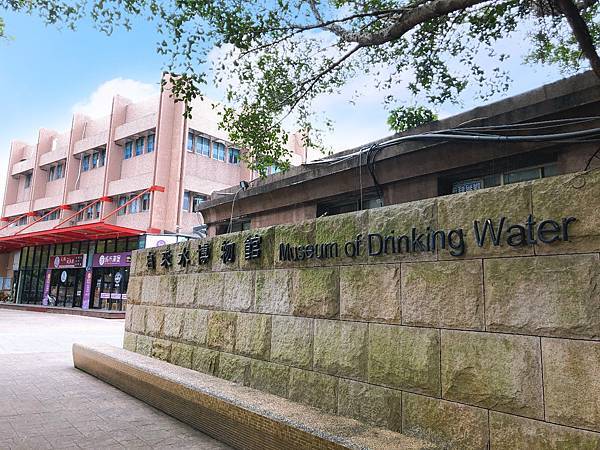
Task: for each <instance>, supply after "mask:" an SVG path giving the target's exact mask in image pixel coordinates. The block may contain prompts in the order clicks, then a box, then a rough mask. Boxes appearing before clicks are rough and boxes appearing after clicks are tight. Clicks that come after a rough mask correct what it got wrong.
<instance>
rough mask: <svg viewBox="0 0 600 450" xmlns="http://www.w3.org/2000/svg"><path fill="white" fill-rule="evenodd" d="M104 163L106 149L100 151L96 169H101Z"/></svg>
mask: <svg viewBox="0 0 600 450" xmlns="http://www.w3.org/2000/svg"><path fill="white" fill-rule="evenodd" d="M105 161H106V149H105V148H103V149H102V150H100V160H99V161H98V167H103V166H104V162H105Z"/></svg>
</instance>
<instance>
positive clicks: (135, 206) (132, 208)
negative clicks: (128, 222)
mask: <svg viewBox="0 0 600 450" xmlns="http://www.w3.org/2000/svg"><path fill="white" fill-rule="evenodd" d="M136 195H138V194H131V195H130V196H129V200H130V201H131V203H130V204H129V214H135V213H137V212H139V210H140V199H139V198H136V199H135V200H134V198H135V196H136ZM132 200H133V201H132Z"/></svg>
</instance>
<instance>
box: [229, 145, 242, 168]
mask: <svg viewBox="0 0 600 450" xmlns="http://www.w3.org/2000/svg"><path fill="white" fill-rule="evenodd" d="M229 162H230V163H231V164H238V163H239V162H240V151H239V150H238V149H237V148H233V147H231V148H230V149H229Z"/></svg>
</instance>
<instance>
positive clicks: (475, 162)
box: [200, 72, 600, 236]
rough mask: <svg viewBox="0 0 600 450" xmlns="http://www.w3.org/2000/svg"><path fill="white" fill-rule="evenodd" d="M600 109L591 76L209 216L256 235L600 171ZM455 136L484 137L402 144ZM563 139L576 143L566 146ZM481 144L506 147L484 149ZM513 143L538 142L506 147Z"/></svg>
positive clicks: (479, 112) (217, 201)
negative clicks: (385, 208) (444, 133)
mask: <svg viewBox="0 0 600 450" xmlns="http://www.w3.org/2000/svg"><path fill="white" fill-rule="evenodd" d="M599 110H600V83H599V82H598V78H597V77H596V76H595V75H594V74H593V73H592V72H587V73H583V74H580V75H576V76H573V77H570V78H566V79H564V80H560V81H558V82H555V83H552V84H548V85H546V86H542V87H540V88H538V89H535V90H532V91H529V92H526V93H524V94H521V95H518V96H515V97H511V98H507V99H504V100H501V101H498V102H495V103H491V104H489V105H485V106H482V107H478V108H476V109H473V110H471V111H466V112H464V113H461V114H458V115H456V116H452V117H449V118H446V119H443V120H440V121H436V122H432V123H429V124H426V125H422V126H420V127H416V128H414V129H411V130H408V131H407V132H405V133H403V134H400V135H395V136H390V137H389V138H386V139H382V140H379V141H375V142H372V143H368V144H366V145H363V146H362V147H356V148H354V149H351V150H348V151H345V152H341V153H338V154H336V155H334V157H332V158H327V159H325V160H323V161H321V162H317V161H315V162H313V163H310V164H306V165H302V166H301V167H292V168H291V169H290V170H289V171H288V172H286V173H281V174H276V175H274V176H272V177H267V178H266V179H264V180H256V181H255V182H253V183H252V184H251V186H250V188H249V189H247V190H246V191H244V192H240V194H239V195H238V196H237V198H236V199H235V204H234V205H233V208H232V196H231V195H229V196H227V195H215V196H213V198H211V199H210V200H209V201H207V202H204V203H203V204H202V205H201V206H200V210H201V211H202V214H203V217H204V220H205V222H206V223H207V225H208V234H209V235H211V236H214V235H217V234H221V233H224V232H226V231H227V225H228V223H229V221H230V215H231V211H232V210H233V211H234V214H233V216H234V219H233V220H234V223H235V222H237V223H238V224H239V225H238V227H241V226H243V227H244V228H252V229H254V228H260V227H265V226H271V225H277V224H284V223H295V222H299V221H304V220H310V219H314V218H317V217H323V216H331V215H335V214H340V213H345V212H350V211H358V210H362V209H370V208H375V207H379V206H387V205H393V204H400V203H406V202H411V201H415V200H421V199H426V198H433V197H438V196H443V195H448V194H452V193H458V192H464V191H469V190H477V189H484V188H489V187H494V186H500V185H506V184H511V183H515V182H519V181H527V180H535V179H538V178H546V177H550V176H554V175H559V174H566V173H571V172H578V171H582V170H585V169H590V168H594V167H598V165H599V164H598V163H600V160H599V159H598V158H597V157H595V156H597V154H598V135H600V133H596V134H595V135H594V134H593V133H592V132H591V131H589V130H593V129H597V128H600V116H599V114H598V111H599ZM446 130H450V131H451V132H452V133H454V135H455V136H454V137H456V136H457V135H458V134H459V133H460V134H463V135H464V134H465V133H467V132H468V133H469V134H470V135H471V137H474V138H473V139H471V140H466V139H464V138H461V140H449V139H446V140H444V139H436V140H432V139H427V140H413V141H406V140H404V141H393V140H394V139H396V140H397V139H398V138H405V137H408V136H412V137H414V135H423V134H426V135H429V137H431V135H432V134H433V133H439V132H441V131H446ZM579 132H581V133H592V134H588V135H587V137H583V136H579V135H577V133H579ZM562 133H576V134H575V135H574V137H572V138H565V137H562V136H560V135H561V134H562ZM477 135H480V136H479V137H478V136H477ZM481 135H485V136H484V137H486V136H487V137H488V138H489V137H490V136H492V135H502V138H501V139H498V140H496V141H494V140H486V141H484V140H482V139H481ZM534 135H535V136H534ZM544 135H545V136H546V137H544ZM549 135H550V137H548V136H549ZM555 135H556V136H558V137H556V138H555V137H554V136H555ZM510 136H514V137H526V138H528V137H531V136H534V138H533V139H532V140H530V141H519V142H515V141H509V140H508V139H505V137H510ZM569 136H570V135H569ZM567 137H568V136H567ZM388 141H391V144H390V145H388V144H385V145H384V146H382V147H381V149H380V150H379V151H377V152H373V153H372V152H371V151H370V149H372V148H376V147H377V146H378V145H382V144H383V143H386V142H388ZM357 144H359V143H357ZM226 192H231V190H229V191H226Z"/></svg>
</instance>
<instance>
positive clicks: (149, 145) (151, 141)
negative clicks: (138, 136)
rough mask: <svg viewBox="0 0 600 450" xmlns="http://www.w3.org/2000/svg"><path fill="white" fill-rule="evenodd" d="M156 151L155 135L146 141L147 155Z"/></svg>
mask: <svg viewBox="0 0 600 450" xmlns="http://www.w3.org/2000/svg"><path fill="white" fill-rule="evenodd" d="M153 151H154V135H153V134H151V135H150V136H148V139H146V153H152V152H153Z"/></svg>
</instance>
